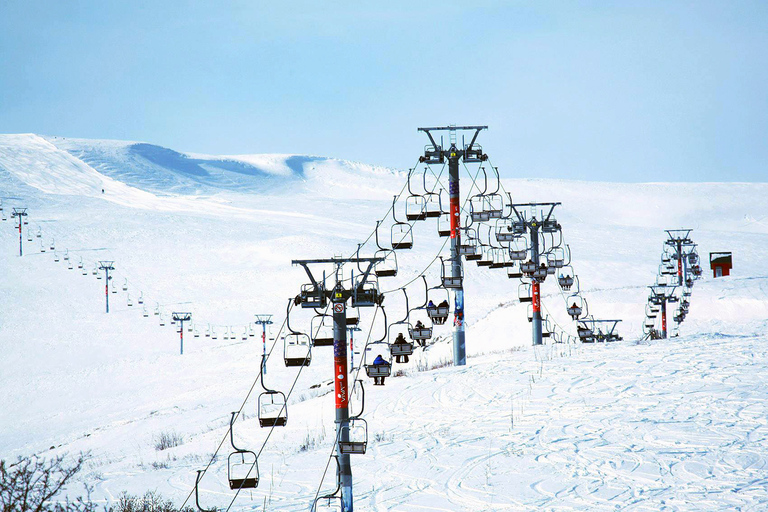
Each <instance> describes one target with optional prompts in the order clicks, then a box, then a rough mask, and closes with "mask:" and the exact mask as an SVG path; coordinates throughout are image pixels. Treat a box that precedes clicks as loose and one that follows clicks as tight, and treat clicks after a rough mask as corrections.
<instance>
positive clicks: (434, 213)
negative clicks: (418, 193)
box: [424, 189, 443, 219]
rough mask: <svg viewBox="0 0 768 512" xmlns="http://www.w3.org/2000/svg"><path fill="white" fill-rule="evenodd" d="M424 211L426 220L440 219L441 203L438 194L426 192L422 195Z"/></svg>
mask: <svg viewBox="0 0 768 512" xmlns="http://www.w3.org/2000/svg"><path fill="white" fill-rule="evenodd" d="M425 190H426V189H425ZM441 191H442V189H441ZM424 211H425V212H426V215H427V218H428V219H435V218H439V217H440V215H441V214H442V213H443V201H442V198H441V197H440V192H427V193H425V194H424Z"/></svg>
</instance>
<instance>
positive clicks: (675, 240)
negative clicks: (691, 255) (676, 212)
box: [665, 229, 693, 286]
mask: <svg viewBox="0 0 768 512" xmlns="http://www.w3.org/2000/svg"><path fill="white" fill-rule="evenodd" d="M665 231H666V232H667V235H668V236H669V240H667V241H666V242H665V243H666V244H667V245H669V246H671V247H672V248H674V249H675V253H676V258H677V285H678V286H683V283H685V281H686V277H687V273H688V265H687V261H685V258H683V246H689V245H693V240H691V239H690V238H688V235H690V234H691V231H693V230H692V229H666V230H665Z"/></svg>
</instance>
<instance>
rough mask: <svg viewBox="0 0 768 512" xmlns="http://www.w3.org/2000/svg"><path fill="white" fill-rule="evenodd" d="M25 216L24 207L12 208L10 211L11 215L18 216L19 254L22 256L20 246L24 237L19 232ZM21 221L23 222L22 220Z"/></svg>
mask: <svg viewBox="0 0 768 512" xmlns="http://www.w3.org/2000/svg"><path fill="white" fill-rule="evenodd" d="M26 216H27V209H26V208H14V209H13V213H11V217H18V218H19V256H23V254H24V253H23V252H22V246H21V241H22V239H23V238H24V237H23V236H22V234H21V225H22V224H26V223H27V221H25V220H24V217H26ZM22 221H23V222H22Z"/></svg>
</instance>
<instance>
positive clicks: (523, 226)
mask: <svg viewBox="0 0 768 512" xmlns="http://www.w3.org/2000/svg"><path fill="white" fill-rule="evenodd" d="M510 203H511V201H510ZM559 204H560V203H520V204H510V206H511V207H512V211H513V212H514V213H515V216H516V217H517V221H514V222H515V224H517V227H518V231H519V232H525V231H527V232H528V233H529V235H530V238H531V254H530V256H531V259H530V261H529V262H528V263H529V265H530V264H532V265H533V266H532V267H530V270H531V271H530V272H525V271H524V272H523V273H524V274H526V275H528V276H529V277H531V299H532V301H531V302H532V306H531V309H532V310H533V319H532V320H531V325H532V330H533V333H532V334H533V344H534V345H543V344H544V339H543V338H544V336H543V334H542V329H541V291H540V288H541V283H543V282H544V280H545V279H546V278H547V272H546V266H543V267H542V266H539V263H540V262H539V259H540V254H541V252H542V251H541V249H542V248H541V247H540V246H539V235H540V234H541V233H556V232H557V231H559V230H560V224H558V222H557V220H555V218H554V217H553V216H552V212H553V211H554V210H555V207H556V206H558V205H559ZM526 208H528V209H530V212H531V216H530V218H529V217H527V216H526V212H525V209H526ZM537 208H542V209H541V210H540V213H539V215H538V217H537V216H536V209H537ZM546 208H549V211H547V213H546V214H545V213H544V212H545V211H546ZM523 265H525V264H523Z"/></svg>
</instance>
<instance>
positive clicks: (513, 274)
mask: <svg viewBox="0 0 768 512" xmlns="http://www.w3.org/2000/svg"><path fill="white" fill-rule="evenodd" d="M507 277H508V278H510V279H521V278H522V277H523V273H522V272H521V271H520V267H519V265H515V266H512V267H509V268H507Z"/></svg>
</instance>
